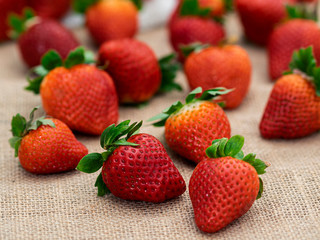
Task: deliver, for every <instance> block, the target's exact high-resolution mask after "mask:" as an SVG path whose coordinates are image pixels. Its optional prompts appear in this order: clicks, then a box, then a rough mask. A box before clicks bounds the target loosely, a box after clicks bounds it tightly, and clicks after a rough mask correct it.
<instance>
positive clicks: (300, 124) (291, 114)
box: [260, 47, 320, 138]
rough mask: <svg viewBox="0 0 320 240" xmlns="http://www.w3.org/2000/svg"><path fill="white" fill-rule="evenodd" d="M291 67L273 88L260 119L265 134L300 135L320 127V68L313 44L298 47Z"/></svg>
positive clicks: (268, 136)
mask: <svg viewBox="0 0 320 240" xmlns="http://www.w3.org/2000/svg"><path fill="white" fill-rule="evenodd" d="M290 69H291V74H289V75H284V76H283V77H281V78H280V79H278V81H277V82H276V83H275V85H274V87H273V89H272V92H271V95H270V97H269V100H268V103H267V106H266V109H265V112H264V114H263V117H262V120H261V122H260V132H261V135H262V136H263V137H264V138H299V137H304V136H307V135H309V134H311V133H314V132H316V131H318V130H320V68H319V67H316V61H315V59H314V57H313V54H312V48H311V47H309V48H307V49H301V50H299V51H296V52H295V53H294V54H293V57H292V62H291V63H290Z"/></svg>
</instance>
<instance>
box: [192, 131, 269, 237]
mask: <svg viewBox="0 0 320 240" xmlns="http://www.w3.org/2000/svg"><path fill="white" fill-rule="evenodd" d="M243 144H244V138H243V137H242V136H239V135H236V136H233V137H232V138H230V139H229V140H228V139H226V138H222V139H218V140H215V141H213V143H212V146H210V147H209V148H208V149H207V150H206V153H207V156H208V158H209V159H207V160H204V161H202V162H200V163H199V164H198V165H197V167H196V168H195V170H194V171H193V173H192V176H191V179H190V183H189V194H190V199H191V202H192V206H193V210H194V217H195V222H196V224H197V226H198V228H199V229H200V230H201V231H204V232H208V233H214V232H217V231H219V230H220V229H222V228H224V227H225V226H227V225H228V224H230V223H231V222H232V221H234V220H236V219H238V218H240V217H241V216H242V215H244V214H245V213H246V212H247V211H248V210H249V209H250V208H251V206H252V204H253V203H254V201H255V200H256V199H258V198H260V197H261V194H262V192H263V183H262V180H261V179H260V178H259V177H258V175H260V174H264V173H265V169H266V167H267V165H266V164H265V163H264V162H263V161H261V160H260V159H257V158H256V154H253V153H250V154H248V155H246V156H245V157H244V154H243V152H242V151H241V148H242V146H243Z"/></svg>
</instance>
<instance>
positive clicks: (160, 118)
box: [148, 87, 233, 127]
mask: <svg viewBox="0 0 320 240" xmlns="http://www.w3.org/2000/svg"><path fill="white" fill-rule="evenodd" d="M231 91H233V90H229V89H226V88H223V87H219V88H214V89H209V90H207V91H204V92H203V93H202V88H201V87H198V88H196V89H194V90H193V91H192V92H190V93H189V95H188V96H187V97H186V103H185V104H183V103H181V102H180V101H177V102H175V103H174V104H173V105H171V106H170V107H168V108H166V109H165V110H163V111H162V113H160V114H158V115H156V116H154V117H152V118H150V119H149V120H148V122H154V121H157V122H155V123H153V124H152V125H153V126H155V127H163V126H164V125H165V123H166V121H167V119H168V118H169V117H170V116H171V115H173V114H175V113H177V112H178V111H179V110H180V109H181V108H183V107H184V106H186V105H188V104H193V103H195V102H198V101H210V100H212V99H215V98H217V97H219V96H221V95H224V94H227V93H229V92H231ZM200 93H202V95H201V96H199V97H196V95H198V94H200Z"/></svg>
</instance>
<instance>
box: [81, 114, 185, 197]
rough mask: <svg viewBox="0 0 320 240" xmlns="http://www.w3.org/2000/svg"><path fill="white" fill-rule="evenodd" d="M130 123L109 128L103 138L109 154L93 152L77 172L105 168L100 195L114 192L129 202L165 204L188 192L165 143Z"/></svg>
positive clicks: (102, 143)
mask: <svg viewBox="0 0 320 240" xmlns="http://www.w3.org/2000/svg"><path fill="white" fill-rule="evenodd" d="M129 123H130V120H127V121H124V122H122V123H120V124H118V125H117V126H115V125H114V124H113V125H111V126H109V127H108V128H107V129H106V130H105V131H104V132H103V133H102V135H101V140H100V144H101V147H102V148H103V149H104V150H106V152H103V153H102V154H100V153H90V154H89V155H87V156H85V157H84V158H83V159H81V161H80V163H79V165H78V166H77V169H78V170H80V171H83V172H86V173H93V172H96V171H98V170H99V169H100V168H101V167H102V171H101V173H100V175H99V176H98V178H97V181H96V184H95V186H96V187H98V195H99V196H103V195H105V194H106V193H108V192H111V193H112V194H113V195H114V196H116V197H119V198H121V199H125V200H135V201H146V202H155V203H158V202H164V201H166V200H169V199H172V198H176V197H178V196H180V195H181V194H183V193H184V192H185V190H186V184H185V181H184V180H183V178H182V176H181V175H180V173H179V171H178V169H177V168H176V167H175V166H174V164H173V162H172V160H171V159H170V157H169V156H168V154H167V152H166V150H165V148H164V147H163V145H162V144H161V142H160V141H159V140H158V139H156V138H155V137H154V136H152V135H149V134H146V133H141V134H137V133H136V132H137V131H138V130H139V128H140V127H141V125H142V122H140V123H134V124H131V125H129Z"/></svg>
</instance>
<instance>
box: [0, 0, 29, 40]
mask: <svg viewBox="0 0 320 240" xmlns="http://www.w3.org/2000/svg"><path fill="white" fill-rule="evenodd" d="M25 7H26V0H0V42H1V41H4V40H7V39H9V36H8V32H9V29H10V27H9V25H8V16H9V14H10V13H16V14H21V13H22V10H23V8H25Z"/></svg>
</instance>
